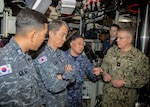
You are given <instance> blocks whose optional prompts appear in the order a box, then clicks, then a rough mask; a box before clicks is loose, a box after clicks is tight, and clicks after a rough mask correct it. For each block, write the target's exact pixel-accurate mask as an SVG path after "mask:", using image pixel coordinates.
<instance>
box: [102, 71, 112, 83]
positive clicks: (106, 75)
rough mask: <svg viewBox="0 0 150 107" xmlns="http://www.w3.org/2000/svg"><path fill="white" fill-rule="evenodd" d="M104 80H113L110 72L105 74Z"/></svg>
mask: <svg viewBox="0 0 150 107" xmlns="http://www.w3.org/2000/svg"><path fill="white" fill-rule="evenodd" d="M103 80H104V81H105V82H109V81H111V76H110V75H109V74H108V73H106V72H105V73H104V74H103Z"/></svg>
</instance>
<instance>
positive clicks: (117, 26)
mask: <svg viewBox="0 0 150 107" xmlns="http://www.w3.org/2000/svg"><path fill="white" fill-rule="evenodd" d="M111 27H116V28H117V29H118V30H119V29H120V27H119V25H117V24H112V25H110V28H111Z"/></svg>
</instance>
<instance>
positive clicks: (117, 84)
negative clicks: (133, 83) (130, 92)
mask: <svg viewBox="0 0 150 107" xmlns="http://www.w3.org/2000/svg"><path fill="white" fill-rule="evenodd" d="M112 85H113V86H114V87H116V88H119V87H122V86H123V85H124V81H123V80H113V81H112Z"/></svg>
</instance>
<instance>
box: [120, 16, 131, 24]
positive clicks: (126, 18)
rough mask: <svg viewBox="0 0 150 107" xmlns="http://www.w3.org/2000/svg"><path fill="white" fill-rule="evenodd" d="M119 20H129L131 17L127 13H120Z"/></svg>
mask: <svg viewBox="0 0 150 107" xmlns="http://www.w3.org/2000/svg"><path fill="white" fill-rule="evenodd" d="M119 22H125V23H127V22H131V17H130V16H129V15H128V14H124V15H120V16H119Z"/></svg>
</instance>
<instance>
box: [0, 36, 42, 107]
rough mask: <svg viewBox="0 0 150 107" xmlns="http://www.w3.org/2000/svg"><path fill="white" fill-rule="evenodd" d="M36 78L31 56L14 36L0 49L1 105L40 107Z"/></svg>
mask: <svg viewBox="0 0 150 107" xmlns="http://www.w3.org/2000/svg"><path fill="white" fill-rule="evenodd" d="M36 80H37V75H36V71H35V68H34V67H33V62H32V59H31V57H30V56H29V55H27V54H24V53H23V52H22V50H21V49H20V47H19V46H18V44H17V43H16V42H15V41H14V39H13V38H12V39H11V40H10V42H9V43H7V44H6V46H5V47H3V48H1V49H0V107H39V106H40V105H41V99H40V95H39V91H38V89H39V88H38V85H37V81H36Z"/></svg>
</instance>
